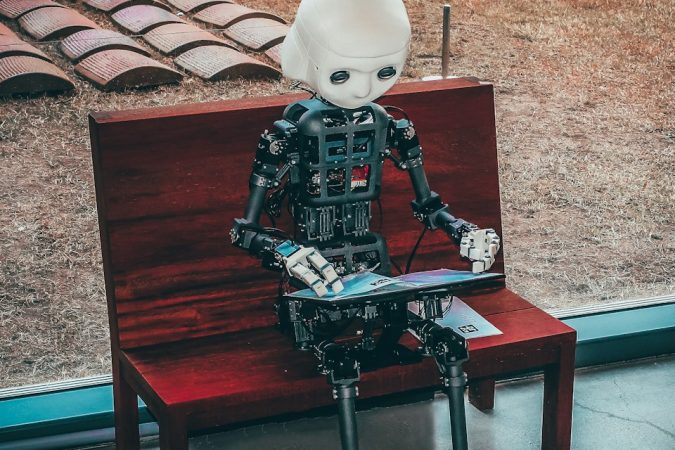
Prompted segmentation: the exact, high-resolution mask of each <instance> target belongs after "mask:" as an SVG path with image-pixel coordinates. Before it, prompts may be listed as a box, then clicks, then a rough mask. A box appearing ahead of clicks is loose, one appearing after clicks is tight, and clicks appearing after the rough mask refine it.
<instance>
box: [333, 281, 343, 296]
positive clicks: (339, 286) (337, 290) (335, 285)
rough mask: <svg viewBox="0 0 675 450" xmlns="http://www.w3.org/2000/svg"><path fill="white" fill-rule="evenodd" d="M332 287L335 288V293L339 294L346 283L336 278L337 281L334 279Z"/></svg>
mask: <svg viewBox="0 0 675 450" xmlns="http://www.w3.org/2000/svg"><path fill="white" fill-rule="evenodd" d="M331 288H332V289H333V292H334V293H335V294H339V293H340V292H342V290H343V289H344V288H345V287H344V285H343V284H342V281H340V280H336V281H334V282H333V284H332V285H331Z"/></svg>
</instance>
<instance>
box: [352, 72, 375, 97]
mask: <svg viewBox="0 0 675 450" xmlns="http://www.w3.org/2000/svg"><path fill="white" fill-rule="evenodd" d="M354 81H355V82H354V84H353V86H354V88H353V91H352V92H353V93H354V96H355V97H358V98H365V97H368V94H370V91H371V85H370V78H369V77H367V76H363V77H359V79H358V80H354Z"/></svg>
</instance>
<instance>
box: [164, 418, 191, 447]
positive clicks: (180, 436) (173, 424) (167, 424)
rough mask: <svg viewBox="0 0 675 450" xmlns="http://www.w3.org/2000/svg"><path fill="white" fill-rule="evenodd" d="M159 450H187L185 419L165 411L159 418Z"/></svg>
mask: <svg viewBox="0 0 675 450" xmlns="http://www.w3.org/2000/svg"><path fill="white" fill-rule="evenodd" d="M159 448H160V450H187V448H188V436H187V426H186V424H185V417H184V416H182V415H179V414H174V413H171V412H169V411H165V412H163V413H161V414H160V417H159Z"/></svg>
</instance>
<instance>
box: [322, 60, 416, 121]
mask: <svg viewBox="0 0 675 450" xmlns="http://www.w3.org/2000/svg"><path fill="white" fill-rule="evenodd" d="M403 60H405V57H403V58H401V57H400V55H391V56H388V57H387V56H385V57H380V58H372V59H367V58H333V61H331V62H332V64H325V65H322V66H321V67H319V68H316V67H315V68H314V72H315V73H314V74H313V75H315V76H314V77H312V78H313V79H312V80H311V85H312V87H314V89H316V90H317V92H319V93H320V94H321V96H323V97H324V98H325V99H326V100H328V101H329V102H331V103H333V104H335V105H338V106H341V107H342V108H348V109H353V108H358V107H360V106H363V105H365V104H366V103H368V102H371V101H373V100H375V99H376V98H378V97H380V96H381V95H382V94H384V93H385V92H387V91H388V90H389V89H390V88H391V87H392V86H393V85H394V83H395V82H396V80H398V78H399V76H400V74H401V70H402V69H403Z"/></svg>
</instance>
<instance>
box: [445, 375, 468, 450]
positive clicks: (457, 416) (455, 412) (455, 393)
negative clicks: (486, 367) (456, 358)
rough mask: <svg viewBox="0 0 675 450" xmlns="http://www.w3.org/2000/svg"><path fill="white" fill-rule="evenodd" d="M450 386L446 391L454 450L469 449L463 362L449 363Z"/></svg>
mask: <svg viewBox="0 0 675 450" xmlns="http://www.w3.org/2000/svg"><path fill="white" fill-rule="evenodd" d="M447 384H448V386H447V387H446V393H447V395H448V401H449V404H450V430H451V432H452V448H453V450H468V448H469V444H468V439H467V436H466V413H465V411H464V387H465V386H466V375H464V371H463V370H462V366H461V364H451V365H448V383H447Z"/></svg>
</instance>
